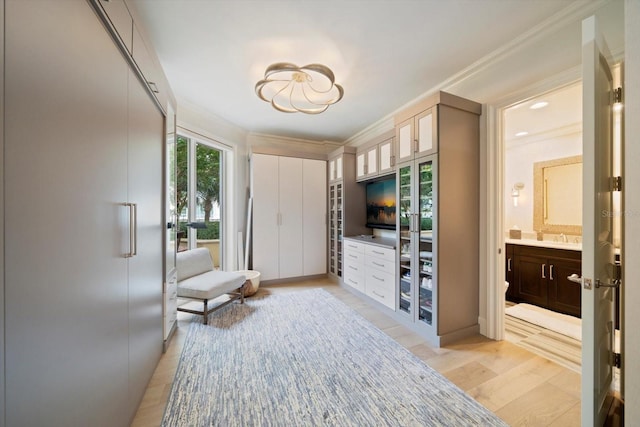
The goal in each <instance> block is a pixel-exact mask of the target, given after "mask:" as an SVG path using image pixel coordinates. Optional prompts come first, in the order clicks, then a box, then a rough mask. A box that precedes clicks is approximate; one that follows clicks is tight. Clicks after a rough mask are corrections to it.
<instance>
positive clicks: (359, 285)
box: [343, 270, 364, 292]
mask: <svg viewBox="0 0 640 427" xmlns="http://www.w3.org/2000/svg"><path fill="white" fill-rule="evenodd" d="M343 283H344V284H345V285H349V286H351V287H352V288H354V289H357V290H359V291H360V292H364V275H360V274H359V273H352V272H350V271H348V270H345V272H344V278H343Z"/></svg>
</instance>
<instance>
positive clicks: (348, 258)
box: [342, 249, 364, 265]
mask: <svg viewBox="0 0 640 427" xmlns="http://www.w3.org/2000/svg"><path fill="white" fill-rule="evenodd" d="M342 262H343V263H344V264H345V265H346V264H349V263H358V264H364V253H362V252H356V251H354V250H353V249H347V250H345V251H344V259H343V261H342Z"/></svg>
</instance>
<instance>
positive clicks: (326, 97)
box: [255, 62, 344, 114]
mask: <svg viewBox="0 0 640 427" xmlns="http://www.w3.org/2000/svg"><path fill="white" fill-rule="evenodd" d="M255 90H256V95H258V97H259V98H260V99H262V100H263V101H266V102H269V103H271V106H273V108H275V109H276V110H278V111H282V112H284V113H296V112H301V113H306V114H319V113H322V112H324V111H326V110H327V108H329V106H330V105H333V104H335V103H336V102H338V101H340V100H341V99H342V97H343V96H344V89H343V88H342V86H340V85H339V84H337V83H336V82H335V76H334V75H333V71H331V70H330V69H329V68H328V67H326V66H324V65H321V64H309V65H305V66H304V67H298V66H297V65H295V64H291V63H289V62H278V63H276V64H272V65H269V67H267V69H266V71H265V72H264V79H262V80H260V81H259V82H258V83H256V87H255Z"/></svg>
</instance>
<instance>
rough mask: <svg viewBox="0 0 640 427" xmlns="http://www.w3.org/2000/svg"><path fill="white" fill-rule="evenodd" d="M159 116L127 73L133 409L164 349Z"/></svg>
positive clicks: (130, 327)
mask: <svg viewBox="0 0 640 427" xmlns="http://www.w3.org/2000/svg"><path fill="white" fill-rule="evenodd" d="M163 124H164V120H163V116H162V114H161V113H160V110H158V109H157V108H156V106H155V104H154V103H153V101H152V100H151V98H150V95H149V94H148V93H147V92H146V91H145V90H144V88H143V87H142V84H141V83H140V81H139V80H138V78H137V77H136V76H135V75H134V74H133V72H130V73H129V145H128V154H129V160H128V165H129V173H128V177H129V180H128V186H129V187H128V189H129V197H128V200H129V202H131V203H135V206H136V209H135V210H136V213H137V215H136V219H137V224H136V226H135V230H134V231H135V236H134V237H135V244H136V251H137V253H136V255H135V256H133V257H131V258H129V371H130V375H129V389H130V394H131V396H132V397H131V399H130V405H131V408H130V409H131V410H132V411H135V410H136V409H137V407H138V404H139V403H140V401H139V399H140V398H141V397H142V395H143V394H144V390H145V389H146V387H147V384H148V383H149V380H150V379H151V376H152V375H153V371H154V369H155V367H156V365H157V363H158V360H159V359H160V355H161V354H162V342H163V335H162V325H163V323H162V322H163V320H162V283H163V264H162V260H163V257H164V254H163V251H162V237H163V234H162V231H163V227H162V224H163V220H162V211H163V204H162V185H163V184H162V168H163V164H162V149H163V141H164V132H163Z"/></svg>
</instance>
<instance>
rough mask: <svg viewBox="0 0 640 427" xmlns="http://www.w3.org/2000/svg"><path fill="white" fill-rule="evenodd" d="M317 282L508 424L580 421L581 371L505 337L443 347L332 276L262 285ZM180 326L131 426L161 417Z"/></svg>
mask: <svg viewBox="0 0 640 427" xmlns="http://www.w3.org/2000/svg"><path fill="white" fill-rule="evenodd" d="M317 287H321V288H324V289H325V290H327V291H328V292H330V293H331V294H333V295H334V296H336V297H337V298H339V299H340V300H341V301H343V302H344V303H345V304H347V305H348V306H350V307H351V308H352V309H354V310H355V311H356V312H358V313H360V315H361V316H363V317H364V318H366V319H367V320H369V321H370V322H371V323H373V324H374V325H376V326H377V327H378V328H380V329H381V330H382V331H384V332H385V333H387V334H388V335H389V336H390V337H391V338H393V339H394V340H396V341H397V342H398V343H400V344H401V345H403V346H404V347H406V348H408V349H409V350H410V351H411V352H412V353H414V354H415V355H416V356H417V357H419V358H420V359H422V360H423V361H424V362H425V363H426V364H427V365H429V366H431V367H432V368H434V369H435V370H437V371H438V372H440V373H441V374H443V375H444V376H445V377H447V378H448V379H449V380H450V381H452V382H453V383H455V384H456V385H457V386H458V387H460V388H461V389H463V390H464V391H466V392H467V393H468V394H469V395H470V396H471V397H473V398H474V399H476V400H477V401H478V402H480V403H481V404H482V405H484V406H486V407H487V408H489V409H490V410H491V411H493V412H494V413H496V414H497V415H498V416H499V417H500V418H502V419H503V420H504V421H506V422H507V423H508V424H509V425H511V426H562V427H569V426H579V425H580V375H579V374H578V373H576V372H574V371H572V370H571V369H568V368H566V367H563V366H560V365H558V364H556V363H554V362H552V361H550V360H548V359H545V358H543V357H540V356H537V355H535V354H533V353H531V352H529V351H527V350H526V349H523V348H521V347H519V346H517V345H515V344H513V343H510V342H508V341H492V340H490V339H488V338H485V337H482V336H477V337H472V338H468V339H466V340H464V341H461V342H458V343H455V344H452V345H448V346H446V347H442V348H434V347H431V346H430V345H428V344H427V343H426V341H425V340H424V339H423V338H422V337H420V336H419V335H417V334H415V333H414V332H412V331H410V330H409V329H407V328H406V327H404V326H402V325H400V324H399V323H398V322H396V321H395V320H393V319H391V318H390V317H388V316H386V315H385V314H383V313H382V312H380V311H379V310H377V309H376V308H373V307H371V306H370V305H369V304H368V303H367V302H365V301H363V300H362V299H360V298H359V297H357V296H355V295H353V294H351V293H350V292H349V291H347V290H345V289H343V288H341V287H340V286H338V285H337V284H336V283H335V282H333V281H332V280H331V279H319V280H309V281H300V282H289V283H286V284H282V285H269V286H261V287H260V289H259V291H258V292H259V293H260V294H262V295H265V294H274V293H281V292H293V291H300V290H305V289H309V288H317ZM178 319H179V327H178V330H177V331H176V334H175V336H174V337H173V340H172V341H171V344H170V345H169V348H168V350H167V352H166V353H165V354H164V355H163V356H162V358H161V360H160V363H159V364H158V367H157V368H156V371H155V373H154V375H153V378H152V379H151V381H150V383H149V386H148V387H147V391H146V394H145V396H144V398H143V400H142V402H141V404H140V407H139V408H138V412H137V414H136V417H135V419H134V420H133V424H132V426H134V427H156V426H159V425H160V423H161V421H162V416H163V413H164V407H165V404H166V401H167V399H168V396H169V392H170V390H171V384H172V381H173V377H174V374H175V371H176V368H177V366H178V361H179V359H180V353H181V351H182V346H183V343H184V339H185V336H186V329H187V325H188V322H189V321H190V319H191V315H188V314H186V313H178Z"/></svg>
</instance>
